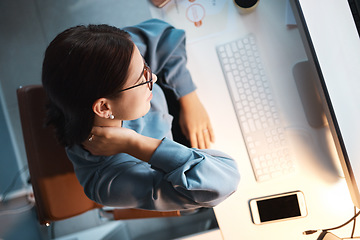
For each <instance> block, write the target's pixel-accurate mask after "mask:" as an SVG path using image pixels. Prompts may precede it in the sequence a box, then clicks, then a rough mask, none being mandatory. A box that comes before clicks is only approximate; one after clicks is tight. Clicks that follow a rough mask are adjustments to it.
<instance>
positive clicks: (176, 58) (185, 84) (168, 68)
mask: <svg viewBox="0 0 360 240" xmlns="http://www.w3.org/2000/svg"><path fill="white" fill-rule="evenodd" d="M124 30H125V31H127V32H128V33H129V34H130V35H131V37H132V41H133V42H134V43H135V45H136V46H137V47H138V48H139V51H140V53H141V54H142V55H143V56H144V58H145V60H146V62H147V63H148V64H149V66H150V68H151V69H152V71H153V72H154V73H155V74H162V76H163V77H164V79H165V81H166V86H167V87H168V88H169V89H171V90H172V91H173V92H174V93H175V96H176V97H177V98H180V97H182V96H185V95H186V94H188V93H191V92H193V91H194V90H195V89H196V86H195V84H194V83H193V81H192V78H191V75H190V72H189V70H188V69H187V67H186V63H187V56H186V48H185V43H186V39H185V32H184V30H181V29H176V28H174V27H173V26H171V25H169V24H168V23H166V22H164V21H161V20H159V19H151V20H148V21H145V22H143V23H140V24H138V25H135V26H131V27H125V28H124Z"/></svg>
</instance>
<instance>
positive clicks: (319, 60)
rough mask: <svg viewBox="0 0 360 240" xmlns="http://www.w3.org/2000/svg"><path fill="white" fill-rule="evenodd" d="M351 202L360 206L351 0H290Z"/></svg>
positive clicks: (359, 49) (359, 57)
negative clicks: (314, 73) (315, 74)
mask: <svg viewBox="0 0 360 240" xmlns="http://www.w3.org/2000/svg"><path fill="white" fill-rule="evenodd" d="M290 3H291V6H292V9H293V12H294V15H295V19H296V21H297V25H298V29H299V32H300V35H301V37H302V40H303V43H304V47H305V50H306V52H307V56H308V61H309V62H310V65H311V66H312V67H313V70H314V71H315V72H316V73H317V75H318V78H315V79H318V81H317V82H316V83H315V85H316V86H317V90H318V93H319V95H320V97H321V100H322V105H323V108H324V111H325V115H326V117H327V121H328V123H329V128H330V130H331V133H332V136H333V139H334V142H335V146H336V149H337V152H338V155H339V159H340V162H341V166H342V169H343V172H344V175H345V178H346V182H347V185H348V188H349V191H350V194H351V198H352V201H353V203H354V205H355V206H356V207H357V208H360V39H359V34H358V32H357V28H356V26H355V22H354V19H353V16H352V13H351V10H350V7H349V3H348V0H315V1H314V0H290Z"/></svg>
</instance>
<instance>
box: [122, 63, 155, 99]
mask: <svg viewBox="0 0 360 240" xmlns="http://www.w3.org/2000/svg"><path fill="white" fill-rule="evenodd" d="M146 70H147V71H148V72H149V74H150V80H147V81H145V82H143V83H139V84H137V85H134V86H131V87H128V88H125V89H122V90H120V91H119V92H124V91H126V90H130V89H133V88H136V87H139V86H142V85H145V84H148V87H149V89H150V91H152V88H153V85H154V82H153V78H152V71H151V68H150V67H149V65H147V63H146V62H145V61H144V68H143V71H142V73H141V75H140V77H139V78H138V80H137V81H139V79H140V78H142V76H145V71H146ZM145 79H146V76H145Z"/></svg>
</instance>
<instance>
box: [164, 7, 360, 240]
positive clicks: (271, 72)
mask: <svg viewBox="0 0 360 240" xmlns="http://www.w3.org/2000/svg"><path fill="white" fill-rule="evenodd" d="M228 2H229V3H231V4H230V5H231V6H232V7H230V8H229V14H233V13H234V11H236V9H235V7H234V6H233V5H232V1H231V0H229V1H228ZM285 9H286V0H274V1H268V0H264V1H260V3H259V5H258V7H257V8H256V10H255V11H254V12H253V13H251V14H248V15H240V14H234V16H235V19H234V21H233V23H232V24H231V26H230V28H228V29H227V30H226V31H225V32H222V33H221V34H215V35H213V36H211V37H208V38H204V39H202V40H201V41H193V42H190V43H189V44H188V45H187V51H188V68H189V69H190V71H191V74H192V76H193V79H194V82H195V83H196V85H197V86H198V90H197V91H198V94H199V96H200V98H201V100H202V102H203V103H204V105H205V108H206V109H207V110H208V113H209V116H210V118H211V121H212V124H213V128H214V131H215V134H216V143H215V144H213V148H215V149H219V150H222V151H224V152H226V153H228V154H229V155H231V156H232V157H233V158H234V159H235V160H236V162H237V163H238V166H239V169H240V174H241V181H240V184H239V187H238V190H237V192H236V193H235V194H233V195H232V196H231V197H229V198H228V199H227V200H225V201H224V202H223V203H221V204H220V205H219V206H217V207H215V214H216V217H217V220H218V223H219V226H220V229H221V233H222V236H223V238H224V239H225V240H232V239H236V240H238V239H245V240H248V239H251V240H253V239H261V240H263V239H277V240H279V239H286V240H288V239H317V236H318V235H319V234H317V233H315V234H313V235H308V236H304V235H302V232H303V231H305V230H310V229H325V228H331V227H335V226H338V225H340V224H342V223H344V222H346V221H347V220H348V219H350V218H351V217H352V216H353V211H354V210H353V205H352V201H351V199H350V194H349V193H348V189H347V186H346V182H345V179H344V178H342V177H341V176H340V175H341V171H339V169H338V168H339V165H338V163H337V156H336V153H335V148H334V146H333V143H332V140H331V135H330V132H329V129H328V128H327V127H322V128H317V129H314V128H311V127H310V126H309V124H308V122H307V120H306V116H305V113H304V110H303V106H302V103H301V100H300V97H299V93H298V91H297V88H296V84H295V81H294V77H293V73H292V69H293V66H294V65H295V64H296V63H298V62H300V61H303V60H306V59H307V56H306V53H305V50H304V47H303V44H302V40H301V37H300V35H299V31H298V29H297V28H296V27H288V26H287V25H286V24H285ZM170 23H171V22H170ZM172 24H174V25H175V26H176V27H178V28H182V27H181V24H179V25H177V23H172ZM248 33H253V34H254V35H255V36H256V38H257V43H258V47H259V51H260V54H261V56H262V60H263V64H264V65H265V70H266V73H267V76H268V78H269V79H270V81H271V85H272V87H273V90H274V92H275V96H276V97H277V102H278V104H279V107H280V111H281V114H282V117H283V120H284V122H285V126H286V130H287V134H288V135H289V136H290V137H291V145H292V148H293V151H294V153H295V155H296V156H297V159H296V161H297V164H298V169H299V171H298V173H297V174H295V175H292V176H288V177H284V178H279V179H276V180H272V181H268V182H264V183H257V182H256V181H255V178H254V175H253V172H252V168H251V165H250V162H249V160H248V155H247V152H246V149H245V144H244V141H243V138H242V135H241V132H240V128H239V126H238V122H237V119H236V116H235V113H234V111H233V106H232V103H231V99H230V96H229V94H228V90H227V87H226V83H225V80H224V78H223V73H222V70H221V67H220V65H219V62H218V58H217V54H216V50H215V46H216V45H218V44H220V43H223V42H227V41H230V40H234V39H237V38H240V37H242V36H245V35H247V34H248ZM294 190H301V191H302V192H303V193H304V195H305V199H306V203H307V209H308V216H307V217H305V218H301V219H296V220H289V221H283V222H278V223H271V224H264V225H255V224H253V223H252V220H251V214H250V210H249V205H248V202H249V200H250V199H252V198H256V197H261V196H267V195H272V194H276V193H282V192H288V191H294ZM351 228H352V225H351V224H349V225H348V226H347V227H344V228H342V229H340V230H336V231H334V233H335V234H336V235H338V236H340V237H348V236H349V235H350V234H351ZM358 228H359V227H358ZM358 230H359V229H358ZM357 233H358V232H357ZM356 235H359V234H356Z"/></svg>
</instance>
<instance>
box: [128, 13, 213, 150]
mask: <svg viewBox="0 0 360 240" xmlns="http://www.w3.org/2000/svg"><path fill="white" fill-rule="evenodd" d="M124 30H126V31H128V32H129V33H130V34H131V36H132V40H133V41H134V43H135V44H136V45H137V46H138V48H139V50H140V52H141V53H142V54H143V56H144V57H145V60H146V61H147V62H148V64H149V65H150V67H151V68H152V70H153V72H154V73H156V74H160V75H161V76H163V79H164V80H165V82H164V83H163V86H164V87H165V88H167V89H170V90H171V91H172V92H173V93H174V94H175V96H176V98H177V99H178V100H179V102H180V113H179V115H180V116H179V122H180V127H181V130H182V133H183V134H184V135H185V137H186V138H187V139H188V140H189V141H190V144H191V146H192V147H195V148H201V149H203V148H209V147H210V143H211V142H214V140H215V136H214V132H213V129H212V126H211V122H210V119H209V117H208V114H207V112H206V110H205V108H204V106H203V105H202V103H201V102H200V100H199V98H198V97H197V94H196V92H195V89H196V87H195V84H194V83H193V81H192V78H191V75H190V72H189V70H188V69H187V67H186V63H187V56H186V49H185V42H186V41H185V32H184V31H183V30H180V29H176V28H174V27H172V26H171V25H169V24H168V23H166V22H163V21H160V20H157V19H152V20H149V21H146V22H143V23H141V24H139V25H136V26H133V27H127V28H124Z"/></svg>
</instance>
